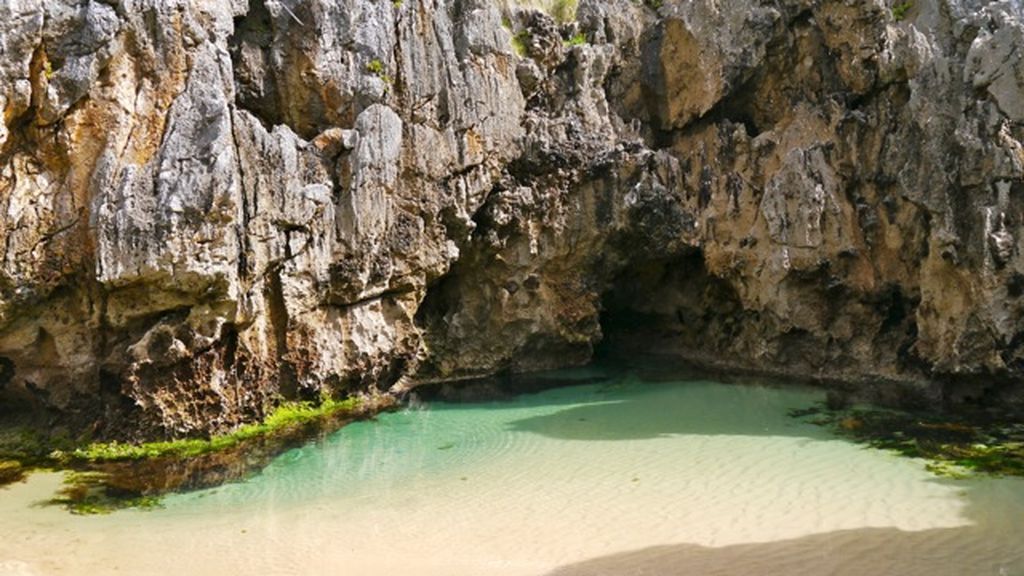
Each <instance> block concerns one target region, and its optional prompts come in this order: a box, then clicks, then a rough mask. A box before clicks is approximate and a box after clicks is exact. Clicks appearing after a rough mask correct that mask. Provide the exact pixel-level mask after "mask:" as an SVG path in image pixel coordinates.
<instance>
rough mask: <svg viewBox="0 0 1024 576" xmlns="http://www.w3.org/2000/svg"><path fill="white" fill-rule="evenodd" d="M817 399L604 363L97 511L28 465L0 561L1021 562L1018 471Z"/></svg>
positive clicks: (826, 570)
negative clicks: (649, 374)
mask: <svg viewBox="0 0 1024 576" xmlns="http://www.w3.org/2000/svg"><path fill="white" fill-rule="evenodd" d="M566 375H567V374H565V373H562V374H560V375H559V377H565V376H566ZM588 375H593V374H589V373H586V372H576V373H571V374H569V376H579V377H585V376H588ZM659 380H662V379H659ZM821 396H822V395H821V393H820V392H817V391H813V390H807V389H802V388H777V387H770V386H756V385H742V386H741V385H726V384H719V383H713V382H707V381H658V382H645V381H642V380H641V379H639V378H637V377H635V376H616V377H614V378H612V379H609V380H607V381H605V382H603V383H600V384H588V385H579V386H572V387H568V388H559V389H554V390H549V391H547V392H543V393H540V394H534V395H527V396H521V397H518V398H515V399H512V400H509V401H502V402H491V403H479V404H443V403H436V404H432V405H430V406H420V407H416V408H410V409H407V410H404V411H402V412H398V413H393V414H386V415H383V416H381V417H380V418H379V419H378V420H377V421H376V422H363V423H356V424H352V425H350V426H348V427H346V428H344V429H342V430H341V431H339V432H338V433H336V434H333V435H331V436H329V437H328V438H326V439H325V440H323V441H321V442H318V443H315V444H311V445H309V446H306V447H304V448H301V449H297V450H292V451H290V452H288V453H286V454H284V455H283V456H281V457H280V458H278V459H277V460H276V461H274V463H273V464H272V465H271V466H270V467H268V468H267V469H265V470H264V471H263V472H262V473H261V474H259V475H258V476H256V477H254V478H252V479H250V480H248V481H246V482H242V483H237V484H231V485H227V486H223V487H220V488H217V489H212V490H205V491H201V492H194V493H190V494H181V495H174V496H171V497H169V498H167V499H166V501H165V507H164V508H163V509H159V510H153V511H137V510H128V511H121V512H117V513H114V514H112V515H109V516H73V515H71V514H69V513H67V512H66V511H64V510H63V509H61V508H58V507H52V506H43V505H40V504H39V503H40V502H42V501H45V500H46V499H48V498H51V497H52V496H53V493H54V491H55V490H57V489H58V488H59V486H60V481H61V478H60V476H59V475H57V474H37V475H35V476H33V477H31V478H30V480H29V481H28V482H26V483H22V484H17V485H14V486H11V487H9V488H6V489H0V574H19V575H20V574H90V575H92V574H116V573H123V574H133V575H140V574H190V575H191V574H211V575H212V574H217V575H223V574H303V575H307V574H353V575H370V574H388V575H389V576H394V575H399V576H401V575H421V574H422V575H445V576H456V575H463V574H465V575H492V574H495V575H504V574H509V575H512V574H523V575H541V574H557V575H582V574H609V575H612V574H614V575H628V574H652V575H655V574H700V575H705V574H780V575H781V574H786V575H800V574H815V575H817V574H850V575H854V574H855V575H864V574H871V575H873V576H876V575H888V574H892V575H897V574H898V575H900V576H906V575H908V574H922V575H923V574H928V575H930V576H934V575H943V574H949V575H958V576H959V575H965V574H971V575H985V574H993V575H1000V576H1015V575H1024V481H1022V480H1021V479H991V478H987V479H973V480H956V481H954V480H949V479H940V478H936V477H934V476H932V475H930V474H929V473H927V472H926V471H925V470H924V463H923V462H920V461H917V460H912V459H907V458H904V457H900V456H895V455H892V454H889V453H886V452H881V451H877V450H871V449H865V448H863V447H862V446H858V445H855V444H852V443H850V442H848V441H845V440H842V439H838V438H835V437H833V436H831V435H830V434H829V433H828V432H827V431H826V430H824V429H821V428H819V427H816V426H814V425H811V424H807V423H805V422H802V421H799V420H795V419H792V418H790V417H788V416H787V412H788V411H789V410H791V409H794V408H804V407H807V406H808V405H810V404H811V403H813V402H815V401H817V400H820V399H821Z"/></svg>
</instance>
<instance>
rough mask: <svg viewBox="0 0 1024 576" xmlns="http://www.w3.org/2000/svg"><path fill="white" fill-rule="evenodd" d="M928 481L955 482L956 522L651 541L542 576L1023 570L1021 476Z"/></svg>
mask: <svg viewBox="0 0 1024 576" xmlns="http://www.w3.org/2000/svg"><path fill="white" fill-rule="evenodd" d="M932 482H939V483H943V484H953V485H955V486H958V487H961V488H963V492H962V493H961V497H962V498H963V499H964V502H965V507H964V509H963V514H964V519H965V525H964V526H960V527H955V528H935V529H929V530H921V531H915V532H909V531H904V530H899V529H896V528H860V529H851V530H839V531H835V532H828V533H823V534H813V535H810V536H805V537H802V538H795V539H790V540H781V541H777V542H763V543H751V544H737V545H732V546H723V547H718V548H712V547H706V546H699V545H695V544H677V545H668V546H653V547H650V548H643V549H640V550H634V551H629V552H623V553H618V554H610V555H608V556H602V557H598V558H593V559H590V560H585V561H582V562H578V563H574V564H569V565H566V566H562V567H560V568H558V569H556V570H554V571H552V572H550V573H549V574H547V575H546V576H605V575H607V576H732V575H735V576H741V575H742V576H749V575H758V576H798V575H814V576H826V575H827V576H868V575H871V576H967V575H970V576H1024V480H1022V479H1020V478H1001V479H992V478H989V479H984V480H975V481H969V482H965V481H959V480H949V479H935V480H932Z"/></svg>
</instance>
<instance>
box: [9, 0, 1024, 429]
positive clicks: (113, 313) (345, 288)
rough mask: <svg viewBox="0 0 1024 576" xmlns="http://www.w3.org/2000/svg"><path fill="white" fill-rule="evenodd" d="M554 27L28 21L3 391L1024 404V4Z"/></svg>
mask: <svg viewBox="0 0 1024 576" xmlns="http://www.w3.org/2000/svg"><path fill="white" fill-rule="evenodd" d="M561 4H562V3H559V5H560V8H559V10H558V13H557V14H556V16H558V18H557V19H556V18H554V17H552V16H551V15H549V14H547V13H545V12H542V11H538V10H535V9H533V8H532V7H527V6H520V5H516V4H515V3H497V2H491V1H487V0H404V1H402V2H379V1H373V0H304V1H301V2H300V1H297V0H235V1H233V2H223V1H213V0H174V1H166V0H104V1H97V0H86V1H71V0H63V1H60V2H52V1H43V0H9V1H7V2H5V3H4V4H3V5H2V6H0V23H2V24H0V109H2V110H3V118H2V122H0V203H2V207H3V210H4V211H3V214H4V217H3V218H0V240H2V246H3V248H4V252H3V255H2V257H3V267H2V270H0V398H2V400H0V402H2V403H3V404H4V405H5V406H6V407H7V408H8V409H9V410H13V409H17V410H32V411H35V412H36V413H39V414H44V415H46V416H47V417H49V418H50V419H51V421H52V422H53V423H54V424H56V425H61V426H66V427H68V428H69V430H71V431H76V432H77V431H83V430H85V431H91V432H93V433H95V434H98V435H106V436H124V437H133V436H135V437H138V436H179V435H188V434H201V433H209V432H218V431H224V430H228V429H231V428H232V427H234V426H237V425H238V424H240V423H242V422H245V421H249V420H253V419H256V418H259V417H260V416H261V415H262V414H263V413H264V412H265V411H266V410H267V409H269V408H270V407H272V406H273V405H274V404H275V403H277V402H279V401H280V400H281V399H315V398H317V397H321V396H323V395H327V394H344V393H349V392H352V391H355V390H362V389H367V388H374V389H381V390H386V389H394V390H404V389H407V388H409V387H411V386H414V385H415V384H416V383H417V382H422V381H426V380H431V379H440V378H461V377H470V376H479V375H485V374H493V373H496V372H501V371H508V370H512V371H526V370H533V369H539V368H547V367H553V366H560V365H566V364H573V363H581V362H585V361H587V360H588V359H589V358H590V357H591V356H592V354H593V350H594V346H595V345H597V344H598V343H599V342H601V341H602V338H604V339H605V340H606V342H607V341H610V342H611V344H612V345H613V346H616V347H619V348H621V349H623V350H628V349H629V348H630V346H636V347H638V348H644V349H648V350H649V349H655V350H657V351H661V352H666V353H670V354H675V355H680V356H684V357H688V358H691V359H694V360H699V361H702V362H707V363H714V364H720V365H723V366H726V367H732V368H744V369H757V370H765V371H774V372H779V373H785V374H792V375H797V376H805V377H812V378H822V379H829V380H836V381H843V382H850V383H855V384H857V385H860V386H865V385H871V386H873V387H875V388H881V389H888V388H886V387H887V386H889V383H891V384H892V386H891V389H892V390H897V389H898V390H904V391H905V390H907V389H910V390H912V391H913V392H914V394H915V395H916V396H918V397H920V398H924V399H927V400H934V401H941V400H965V399H997V400H999V401H1011V400H1013V399H1014V398H1017V399H1019V396H1015V395H1018V394H1019V391H1020V388H1021V387H1020V386H1019V385H1018V384H1019V382H1020V381H1021V378H1022V375H1024V323H1022V322H1021V319H1022V314H1024V306H1022V301H1021V297H1022V295H1024V260H1022V256H1021V246H1020V238H1021V235H1022V234H1021V233H1022V231H1024V200H1022V196H1024V147H1022V144H1021V142H1022V141H1024V94H1022V90H1024V59H1022V57H1021V54H1024V6H1022V3H1021V2H1020V1H1019V0H999V1H982V0H913V1H912V2H906V3H903V2H900V3H897V5H895V6H893V5H891V4H889V3H887V2H884V1H883V0H858V1H856V2H851V1H846V0H820V1H811V0H759V1H758V2H749V1H748V0H719V1H717V2H710V1H707V2H705V1H698V2H690V1H681V0H679V1H676V0H665V1H664V2H638V1H634V0H581V1H580V2H579V5H578V8H577V9H576V11H575V15H574V18H570V17H568V16H572V14H568V16H567V13H566V10H565V7H564V6H561ZM570 12H571V11H570ZM879 382H882V383H886V384H884V385H879V384H878V383H879ZM908 387H909V388H908ZM901 393H902V392H901Z"/></svg>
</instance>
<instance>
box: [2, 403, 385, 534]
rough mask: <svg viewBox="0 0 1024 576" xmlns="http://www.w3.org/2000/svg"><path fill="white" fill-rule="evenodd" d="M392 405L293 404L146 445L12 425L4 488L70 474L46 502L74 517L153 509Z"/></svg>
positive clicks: (5, 449)
mask: <svg viewBox="0 0 1024 576" xmlns="http://www.w3.org/2000/svg"><path fill="white" fill-rule="evenodd" d="M393 404H394V400H393V399H392V398H390V397H387V396H379V397H367V398H356V397H352V398H347V399H343V400H334V399H325V400H323V401H321V402H320V403H317V404H314V403H310V402H286V403H283V404H281V405H280V406H278V407H277V408H276V409H274V410H273V411H272V412H271V413H270V414H268V415H267V417H266V418H265V419H264V420H263V421H262V422H259V423H254V424H247V425H243V426H241V427H239V428H237V429H236V430H234V431H232V432H230V433H227V434H222V435H217V436H212V437H209V438H184V439H178V440H166V441H156V442H146V443H140V444H131V443H124V442H116V441H115V442H94V443H88V444H83V443H77V444H76V443H74V442H70V441H68V440H66V439H63V438H58V437H46V436H44V435H42V434H40V433H36V432H32V431H31V430H29V429H27V428H17V429H16V428H13V427H12V428H8V429H6V430H4V431H3V432H2V433H0V485H3V484H6V483H11V482H15V481H17V480H20V479H22V478H23V477H24V475H25V474H26V473H27V472H28V471H30V470H31V469H34V468H52V469H57V470H65V471H66V480H65V485H64V488H63V489H62V490H61V491H60V493H59V494H58V495H57V497H55V498H53V499H51V500H49V501H48V502H46V504H47V505H53V506H62V507H64V508H66V509H67V510H68V511H70V512H71V513H74V514H108V513H110V512H113V511H116V510H121V509H125V508H135V509H143V510H147V509H153V508H156V507H159V506H160V502H161V500H162V498H163V496H165V495H167V494H170V493H173V492H181V491H188V490H195V489H200V488H208V487H212V486H217V485H221V484H225V483H229V482H234V481H238V480H242V479H245V478H247V477H249V476H251V475H252V474H254V473H256V472H258V471H259V470H261V469H262V468H263V467H265V466H266V465H267V464H268V463H269V462H270V461H271V460H273V458H274V457H276V456H277V455H278V454H280V453H282V452H284V451H285V450H288V449H289V448H292V447H295V446H298V445H301V444H303V443H305V442H307V441H309V440H310V439H311V438H314V437H316V436H317V435H324V434H327V433H329V432H333V431H334V430H337V429H338V428H341V427H342V426H344V425H345V424H347V423H348V422H351V421H353V420H357V419H365V418H368V417H372V416H373V415H375V414H376V413H377V412H380V411H383V410H388V409H390V408H391V407H392V406H393Z"/></svg>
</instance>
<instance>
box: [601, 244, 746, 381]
mask: <svg viewBox="0 0 1024 576" xmlns="http://www.w3.org/2000/svg"><path fill="white" fill-rule="evenodd" d="M745 315H746V313H745V312H744V310H743V306H742V305H741V303H740V299H739V296H738V295H737V294H736V291H735V290H734V289H733V287H732V286H731V285H730V284H729V283H728V282H726V281H725V280H722V279H721V278H717V277H715V276H714V275H712V274H710V273H709V272H708V269H707V267H706V266H705V263H704V253H703V251H702V250H700V249H692V250H687V251H685V252H684V253H682V254H679V255H674V256H671V257H664V258H650V259H642V260H638V261H635V262H633V263H631V264H629V265H628V266H627V267H626V268H625V269H624V270H622V272H621V273H619V274H618V276H617V277H616V278H615V280H614V281H613V283H612V285H611V287H610V289H609V290H608V291H607V292H606V293H605V295H604V297H603V299H602V313H601V331H602V334H603V338H602V340H601V342H600V343H599V344H598V345H597V346H596V348H595V350H594V358H595V359H596V360H599V361H601V360H606V361H607V360H612V361H616V360H629V359H631V358H637V357H639V356H650V355H656V356H663V357H672V358H677V359H681V360H685V361H689V362H692V363H695V364H701V365H709V366H713V365H718V364H722V362H721V360H722V355H723V354H729V353H730V352H732V351H734V350H735V348H734V346H735V344H736V340H737V336H738V335H739V333H740V331H741V330H742V329H743V327H744V320H746V318H745Z"/></svg>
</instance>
